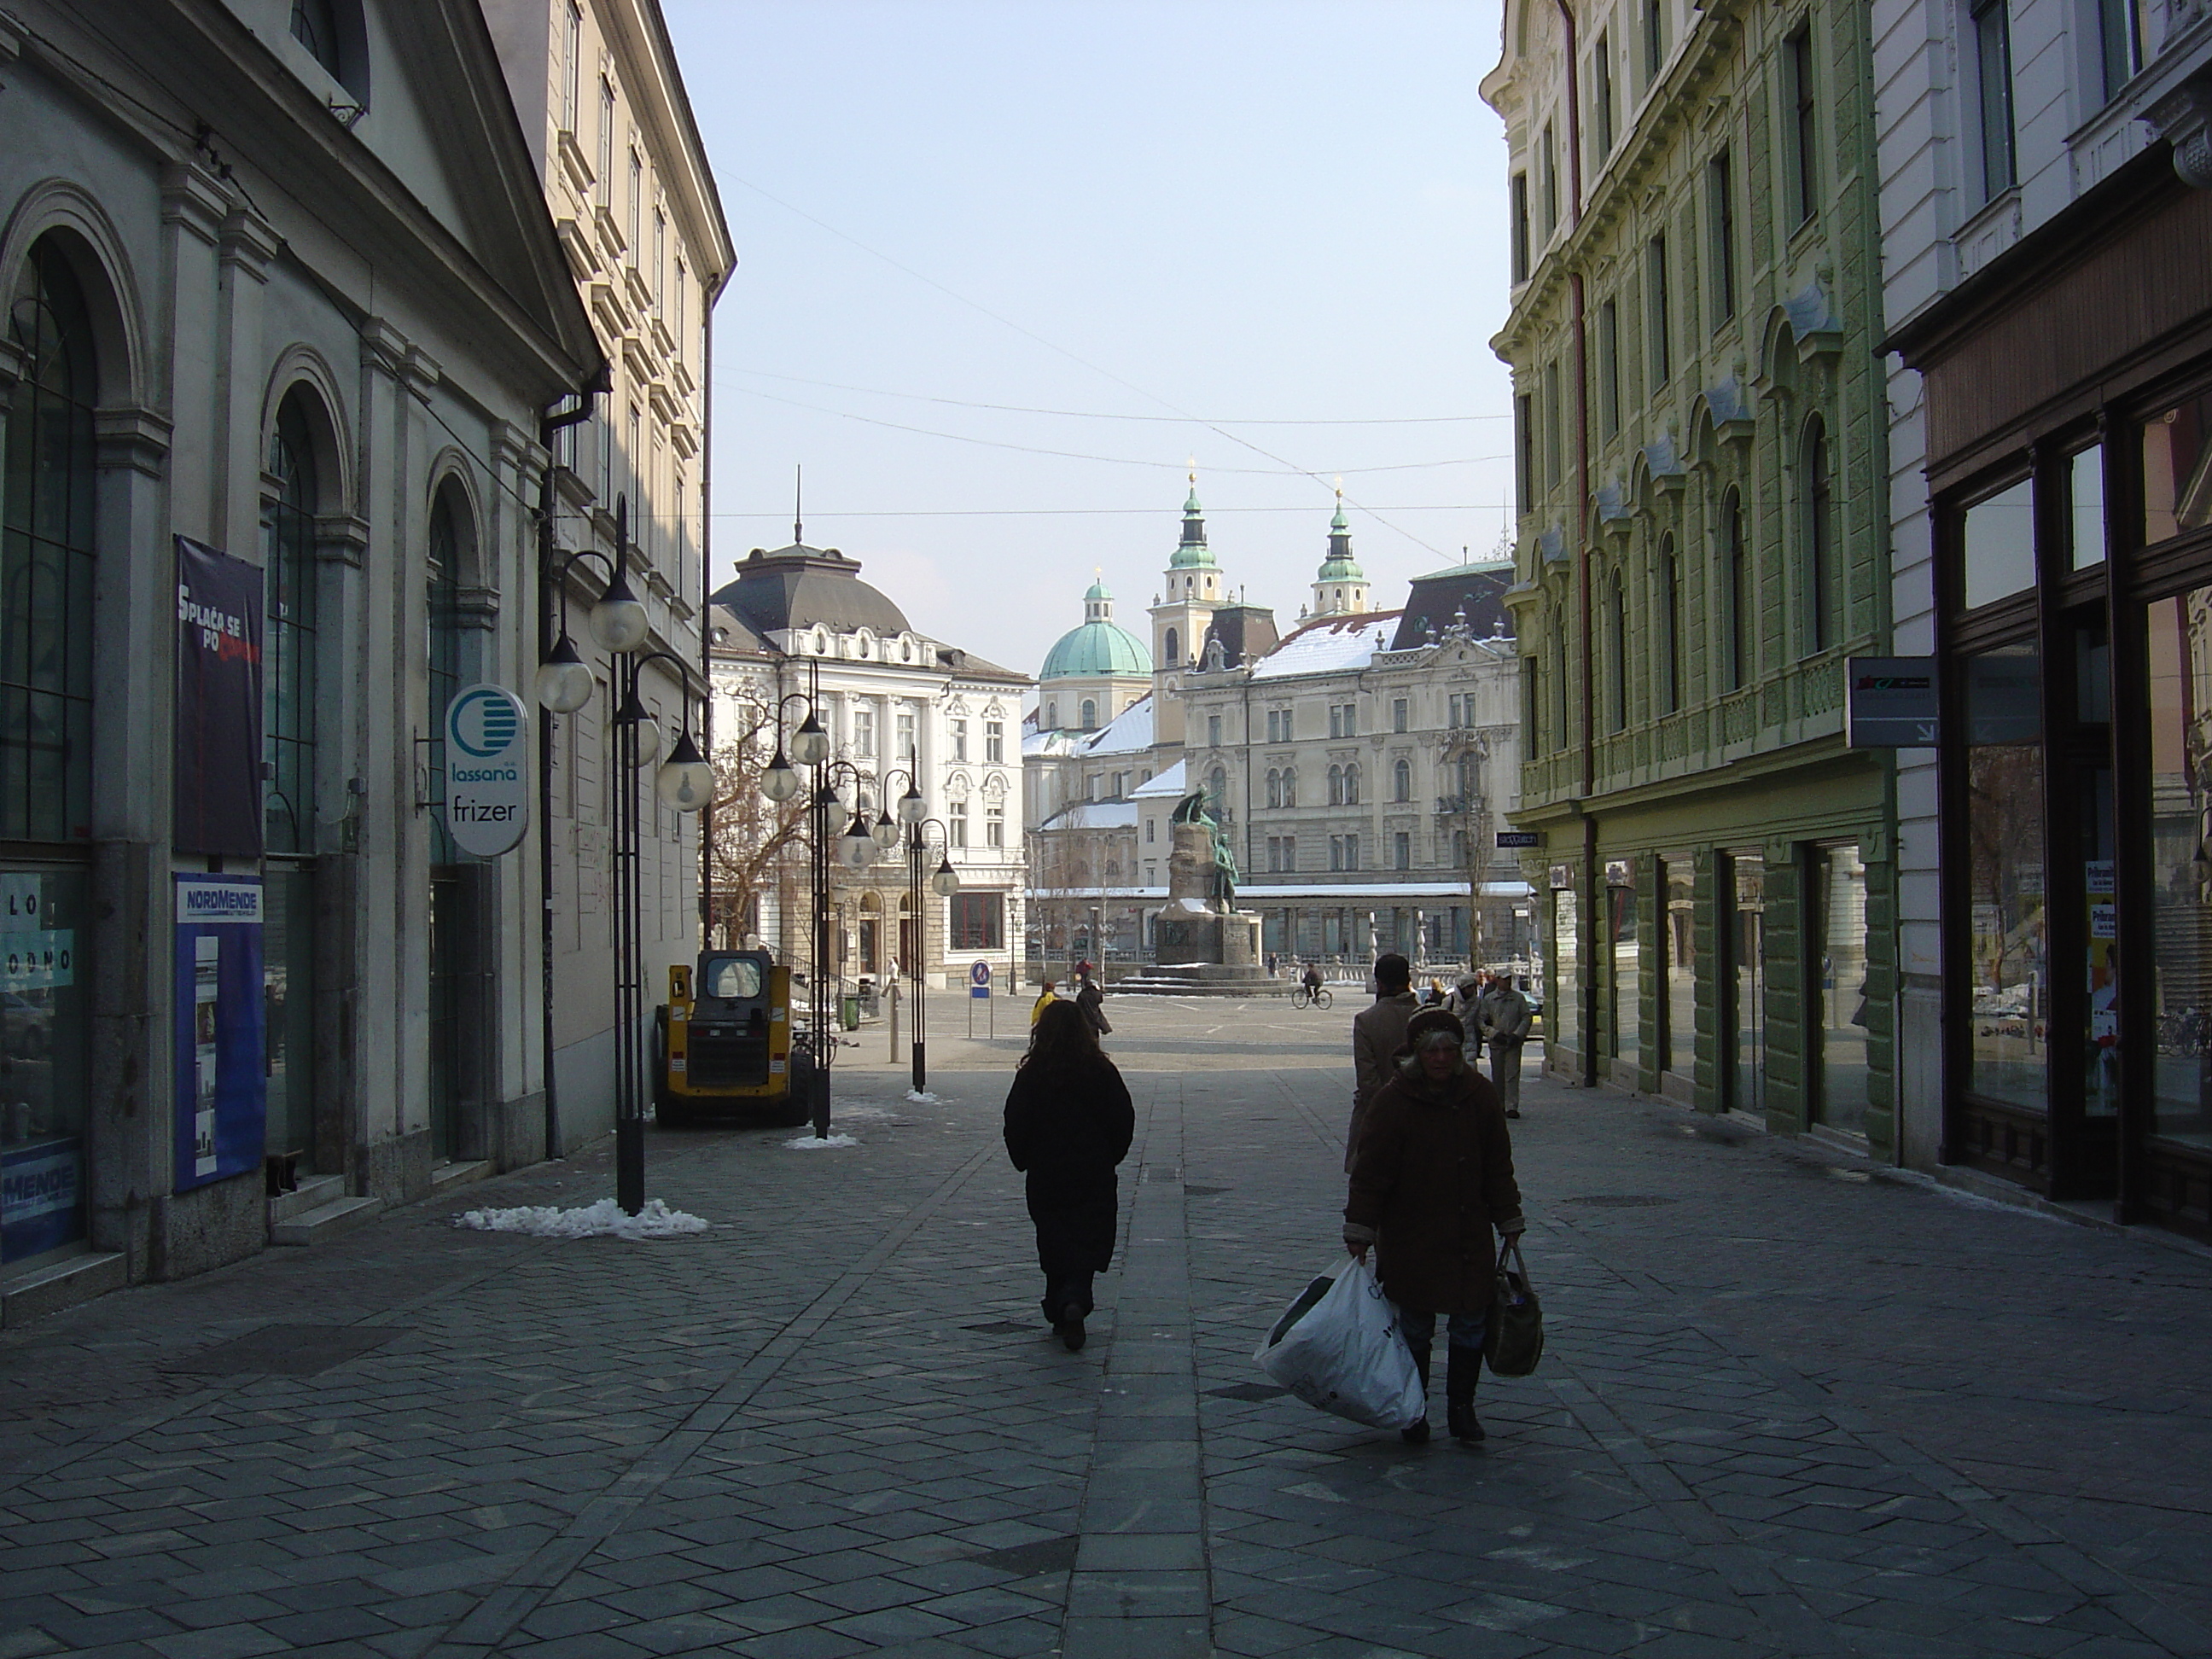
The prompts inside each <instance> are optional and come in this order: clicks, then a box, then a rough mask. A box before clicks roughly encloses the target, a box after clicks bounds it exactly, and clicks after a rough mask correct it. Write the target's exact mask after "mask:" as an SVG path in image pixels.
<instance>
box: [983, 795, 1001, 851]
mask: <svg viewBox="0 0 2212 1659" xmlns="http://www.w3.org/2000/svg"><path fill="white" fill-rule="evenodd" d="M983 845H984V846H986V847H1004V846H1005V845H1006V808H1005V807H1004V806H1002V805H1000V804H999V803H998V802H996V801H992V802H990V803H989V804H987V805H986V806H985V807H984V808H983Z"/></svg>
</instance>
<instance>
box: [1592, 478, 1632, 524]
mask: <svg viewBox="0 0 2212 1659" xmlns="http://www.w3.org/2000/svg"><path fill="white" fill-rule="evenodd" d="M1596 499H1597V521H1598V524H1599V526H1601V528H1602V529H1604V530H1606V531H1607V532H1609V533H1611V534H1613V535H1616V536H1626V534H1627V533H1628V532H1629V531H1630V529H1631V528H1632V527H1633V526H1634V525H1635V523H1636V514H1635V513H1634V511H1633V510H1632V508H1631V507H1630V506H1629V502H1628V491H1627V490H1626V489H1625V488H1623V487H1622V485H1621V483H1620V479H1618V478H1608V479H1607V480H1606V482H1605V483H1601V484H1600V485H1599V486H1598V487H1597V492H1596Z"/></svg>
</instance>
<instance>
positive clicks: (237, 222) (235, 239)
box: [218, 207, 284, 283]
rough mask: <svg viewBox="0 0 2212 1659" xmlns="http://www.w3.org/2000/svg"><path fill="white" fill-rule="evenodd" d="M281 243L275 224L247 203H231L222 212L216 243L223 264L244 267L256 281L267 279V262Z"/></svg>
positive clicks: (231, 266) (265, 280) (235, 267)
mask: <svg viewBox="0 0 2212 1659" xmlns="http://www.w3.org/2000/svg"><path fill="white" fill-rule="evenodd" d="M218 246H219V247H220V249H221V255H222V262H223V264H226V265H228V267H229V268H230V269H231V270H239V271H243V272H245V273H246V275H247V276H251V277H252V279H253V280H254V281H255V282H257V283H265V282H267V281H268V280H269V262H270V260H271V259H274V258H276V251H277V250H278V249H279V248H281V247H283V246H284V239H283V237H282V236H280V235H278V234H276V226H274V225H272V224H270V222H268V221H267V220H266V219H264V218H263V217H262V216H260V215H259V214H258V213H256V212H254V211H253V210H252V209H250V208H246V207H234V208H233V209H231V210H230V211H229V212H228V213H227V214H225V215H224V216H223V221H222V239H221V241H220V242H219V244H218Z"/></svg>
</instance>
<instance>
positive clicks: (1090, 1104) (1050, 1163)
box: [1006, 1001, 1137, 1353]
mask: <svg viewBox="0 0 2212 1659" xmlns="http://www.w3.org/2000/svg"><path fill="white" fill-rule="evenodd" d="M1136 1129H1137V1114H1136V1109H1135V1108H1134V1107H1133V1106H1132V1105H1131V1103H1130V1101H1129V1090H1128V1085H1127V1084H1125V1083H1123V1082H1122V1081H1121V1073H1120V1072H1118V1071H1116V1070H1115V1066H1114V1062H1113V1061H1112V1060H1109V1059H1107V1058H1106V1055H1105V1054H1104V1053H1103V1051H1102V1050H1101V1049H1100V1048H1099V1047H1098V1034H1097V1032H1096V1031H1094V1030H1091V1023H1090V1021H1088V1020H1086V1019H1085V1018H1083V1011H1082V1010H1081V1009H1080V1008H1079V1007H1077V1006H1075V1004H1073V1002H1066V1001H1060V1002H1054V1004H1053V1005H1052V1006H1050V1007H1048V1008H1047V1009H1045V1010H1044V1011H1043V1012H1042V1014H1041V1015H1040V1016H1039V1018H1038V1019H1037V1023H1036V1029H1035V1030H1032V1031H1031V1032H1030V1047H1029V1052H1028V1053H1027V1054H1024V1055H1023V1056H1022V1061H1021V1066H1020V1067H1019V1068H1018V1070H1017V1071H1016V1072H1015V1073H1014V1085H1013V1087H1012V1089H1010V1090H1008V1091H1006V1156H1007V1157H1009V1158H1012V1159H1013V1162H1014V1168H1016V1169H1017V1170H1020V1171H1022V1173H1023V1174H1024V1176H1026V1177H1027V1178H1028V1180H1027V1192H1028V1197H1029V1206H1030V1220H1031V1221H1033V1222H1035V1223H1036V1243H1037V1266H1038V1267H1041V1268H1042V1269H1043V1271H1044V1304H1043V1306H1044V1316H1045V1318H1046V1319H1047V1320H1048V1321H1049V1322H1050V1323H1051V1325H1052V1328H1053V1329H1054V1332H1055V1333H1056V1334H1058V1336H1059V1337H1060V1340H1061V1341H1062V1342H1063V1343H1065V1344H1066V1346H1067V1350H1068V1352H1070V1353H1073V1352H1077V1351H1079V1349H1080V1348H1081V1347H1082V1346H1083V1341H1084V1330H1083V1322H1084V1321H1085V1319H1086V1318H1088V1317H1089V1316H1090V1314H1091V1276H1092V1275H1093V1274H1094V1273H1104V1272H1105V1271H1106V1269H1107V1268H1108V1267H1110V1266H1111V1265H1112V1264H1113V1260H1114V1224H1115V1214H1116V1212H1117V1208H1118V1206H1117V1203H1116V1196H1115V1176H1114V1171H1115V1168H1116V1167H1117V1166H1118V1165H1119V1164H1121V1160H1122V1159H1123V1158H1127V1156H1128V1154H1129V1141H1130V1139H1131V1137H1132V1136H1133V1135H1134V1134H1135V1133H1136Z"/></svg>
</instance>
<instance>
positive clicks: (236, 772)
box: [176, 536, 263, 859]
mask: <svg viewBox="0 0 2212 1659" xmlns="http://www.w3.org/2000/svg"><path fill="white" fill-rule="evenodd" d="M176 539H177V708H176V734H177V736H176V799H177V822H176V841H177V850H178V851H179V852H183V853H210V854H215V855H216V857H218V858H248V859H251V858H259V857H260V856H261V593H262V580H263V578H262V573H261V568H260V567H259V566H258V565H251V564H248V563H246V561H245V560H243V559H234V558H232V557H231V556H229V555H228V553H218V552H217V551H216V550H215V549H213V548H211V547H204V546H202V545H201V544H199V543H197V542H196V541H192V540H191V539H190V538H187V537H184V536H179V537H178V538H176Z"/></svg>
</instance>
